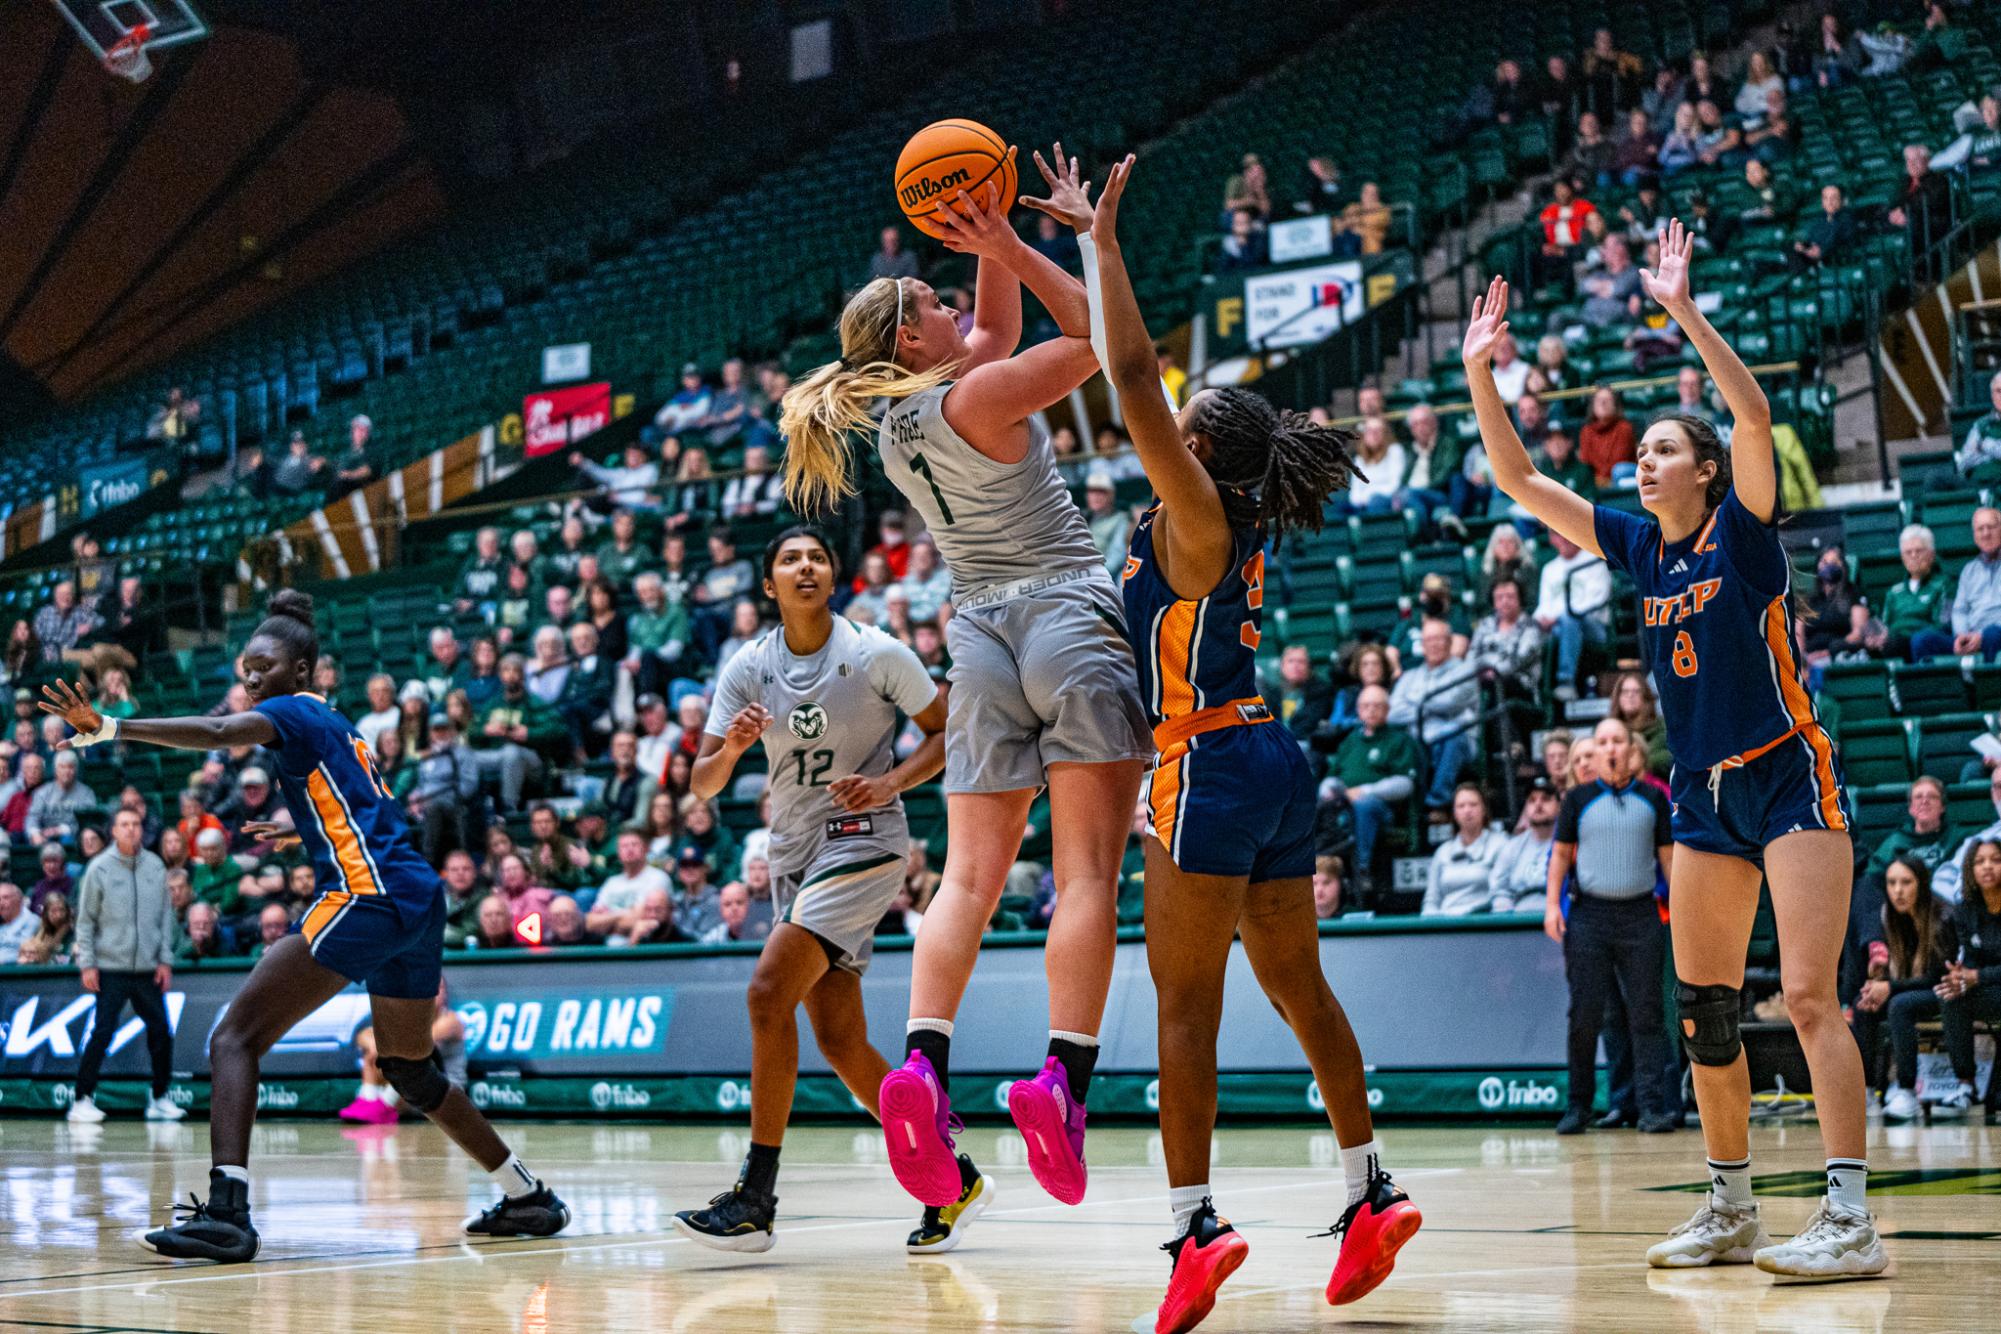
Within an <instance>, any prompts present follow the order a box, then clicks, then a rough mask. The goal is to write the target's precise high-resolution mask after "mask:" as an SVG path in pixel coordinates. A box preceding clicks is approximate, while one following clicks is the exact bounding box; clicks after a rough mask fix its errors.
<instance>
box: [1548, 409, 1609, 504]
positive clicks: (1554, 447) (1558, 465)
mask: <svg viewBox="0 0 2001 1334" xmlns="http://www.w3.org/2000/svg"><path fill="white" fill-rule="evenodd" d="M1536 467H1537V468H1538V469H1540V470H1541V472H1542V474H1543V476H1545V477H1553V478H1555V479H1556V480H1557V481H1559V482H1561V483H1563V484H1564V485H1565V486H1567V487H1569V488H1570V489H1571V490H1572V491H1575V492H1576V493H1577V494H1578V495H1580V496H1583V497H1584V498H1585V499H1586V500H1594V499H1596V498H1597V495H1598V478H1597V476H1596V475H1595V474H1594V473H1593V472H1592V471H1591V465H1590V464H1588V463H1586V462H1584V460H1582V459H1580V458H1578V457H1577V443H1576V442H1575V441H1574V440H1572V439H1571V437H1570V432H1569V431H1568V430H1567V429H1566V428H1564V427H1563V426H1561V425H1554V424H1553V425H1551V426H1550V428H1549V433H1548V434H1547V435H1545V436H1543V438H1542V457H1540V458H1538V459H1537V460H1536Z"/></svg>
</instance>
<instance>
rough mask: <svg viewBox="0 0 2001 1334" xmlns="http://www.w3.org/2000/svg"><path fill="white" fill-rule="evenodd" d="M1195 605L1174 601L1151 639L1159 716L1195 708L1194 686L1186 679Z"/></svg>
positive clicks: (1176, 714)
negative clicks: (1158, 684) (1156, 679)
mask: <svg viewBox="0 0 2001 1334" xmlns="http://www.w3.org/2000/svg"><path fill="white" fill-rule="evenodd" d="M1200 606H1201V604H1200V603H1197V602H1176V603H1175V604H1174V605H1173V606H1171V607H1169V608H1168V609H1167V610H1166V611H1164V612H1162V613H1161V616H1160V630H1159V633H1158V634H1157V635H1156V636H1155V638H1154V645H1153V665H1154V669H1155V671H1157V672H1158V673H1159V677H1160V716H1161V717H1163V718H1174V717H1178V716H1179V715H1181V714H1184V713H1189V712H1191V711H1193V709H1194V708H1195V683H1194V682H1193V681H1192V680H1190V679H1189V676H1188V659H1189V655H1190V654H1191V653H1192V652H1193V651H1194V647H1195V613H1196V611H1197V609H1198V608H1199V607H1200Z"/></svg>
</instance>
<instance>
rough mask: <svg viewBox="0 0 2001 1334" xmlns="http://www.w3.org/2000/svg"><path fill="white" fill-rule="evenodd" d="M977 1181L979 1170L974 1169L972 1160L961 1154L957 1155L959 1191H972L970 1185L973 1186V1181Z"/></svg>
mask: <svg viewBox="0 0 2001 1334" xmlns="http://www.w3.org/2000/svg"><path fill="white" fill-rule="evenodd" d="M979 1179H980V1169H979V1168H977V1167H975V1166H973V1160H972V1159H971V1158H968V1157H967V1156H966V1155H965V1154H963V1153H962V1154H960V1155H959V1189H960V1190H970V1189H972V1185H973V1183H974V1182H975V1181H978V1180H979Z"/></svg>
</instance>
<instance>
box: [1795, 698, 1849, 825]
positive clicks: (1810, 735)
mask: <svg viewBox="0 0 2001 1334" xmlns="http://www.w3.org/2000/svg"><path fill="white" fill-rule="evenodd" d="M1800 735H1801V736H1803V737H1805V738H1806V744H1807V745H1808V746H1809V747H1810V748H1811V749H1812V751H1813V779H1814V784H1815V785H1816V786H1817V787H1819V789H1820V820H1821V823H1822V824H1824V825H1826V826H1827V827H1828V828H1829V829H1834V830H1846V829H1847V828H1848V821H1847V820H1845V819H1843V818H1842V814H1841V785H1840V784H1839V783H1837V782H1835V781H1834V743H1833V742H1831V741H1829V740H1828V739H1827V729H1826V728H1824V727H1822V726H1821V725H1820V724H1819V723H1811V724H1809V725H1807V726H1805V727H1802V728H1801V729H1800Z"/></svg>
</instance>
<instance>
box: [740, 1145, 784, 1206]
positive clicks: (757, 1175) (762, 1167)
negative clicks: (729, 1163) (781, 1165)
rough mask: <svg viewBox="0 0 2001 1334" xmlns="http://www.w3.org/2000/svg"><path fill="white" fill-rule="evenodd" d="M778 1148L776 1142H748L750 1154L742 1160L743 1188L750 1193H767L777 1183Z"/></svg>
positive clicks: (769, 1192)
mask: <svg viewBox="0 0 2001 1334" xmlns="http://www.w3.org/2000/svg"><path fill="white" fill-rule="evenodd" d="M778 1149H779V1146H778V1145H776V1144H759V1143H758V1142H757V1141H756V1140H752V1141H751V1142H750V1154H749V1156H748V1157H746V1158H745V1159H744V1160H743V1188H744V1190H746V1191H747V1192H749V1193H750V1194H752V1195H769V1194H771V1188H772V1187H773V1186H776V1185H777V1184H778Z"/></svg>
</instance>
